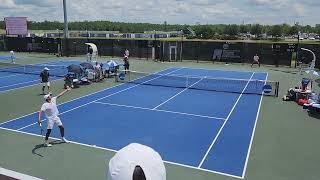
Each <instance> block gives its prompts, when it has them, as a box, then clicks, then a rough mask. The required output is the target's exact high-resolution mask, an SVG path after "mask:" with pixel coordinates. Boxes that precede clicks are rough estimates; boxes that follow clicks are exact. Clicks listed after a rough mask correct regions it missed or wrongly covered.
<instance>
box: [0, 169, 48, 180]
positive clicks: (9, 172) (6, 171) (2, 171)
mask: <svg viewBox="0 0 320 180" xmlns="http://www.w3.org/2000/svg"><path fill="white" fill-rule="evenodd" d="M0 174H1V175H4V176H7V177H10V178H14V179H23V180H42V179H40V178H37V177H34V176H30V175H27V174H22V173H19V172H15V171H12V170H9V169H4V168H2V167H0Z"/></svg>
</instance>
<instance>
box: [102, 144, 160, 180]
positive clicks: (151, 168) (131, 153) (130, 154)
mask: <svg viewBox="0 0 320 180" xmlns="http://www.w3.org/2000/svg"><path fill="white" fill-rule="evenodd" d="M136 166H140V167H141V168H142V170H143V172H144V174H145V177H146V180H165V179H166V169H165V166H164V164H163V161H162V159H161V157H160V155H159V153H157V152H156V151H154V150H153V149H152V148H150V147H148V146H144V145H141V144H137V143H132V144H129V145H128V146H126V147H124V148H122V149H120V150H119V151H118V152H117V153H116V154H115V155H114V157H113V158H112V159H111V160H110V162H109V169H108V175H107V179H108V180H132V179H133V172H134V170H135V167H136Z"/></svg>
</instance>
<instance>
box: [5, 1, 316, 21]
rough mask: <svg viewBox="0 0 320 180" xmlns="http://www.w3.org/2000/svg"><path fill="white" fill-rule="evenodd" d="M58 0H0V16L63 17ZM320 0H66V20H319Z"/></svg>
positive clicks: (33, 18) (32, 19) (36, 18)
mask: <svg viewBox="0 0 320 180" xmlns="http://www.w3.org/2000/svg"><path fill="white" fill-rule="evenodd" d="M62 5H63V3H62V0H0V19H3V18H4V17H8V16H22V17H27V18H28V20H29V21H45V20H48V21H53V20H55V21H61V22H62V21H63V6H62ZM319 8H320V0H67V10H68V20H69V21H84V20H88V21H91V20H108V21H120V22H147V23H156V24H162V23H164V21H166V22H167V23H168V24H190V25H192V24H242V23H245V24H253V23H259V24H282V23H287V24H291V25H292V24H294V22H299V24H301V25H308V24H309V25H315V24H320V18H319V15H320V14H319Z"/></svg>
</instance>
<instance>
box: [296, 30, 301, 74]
mask: <svg viewBox="0 0 320 180" xmlns="http://www.w3.org/2000/svg"><path fill="white" fill-rule="evenodd" d="M299 50H300V31H299V32H298V44H297V53H296V63H295V68H297V63H298V58H299Z"/></svg>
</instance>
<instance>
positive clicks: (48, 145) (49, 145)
mask: <svg viewBox="0 0 320 180" xmlns="http://www.w3.org/2000/svg"><path fill="white" fill-rule="evenodd" d="M43 145H44V147H51V146H52V144H49V143H44V144H43Z"/></svg>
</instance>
